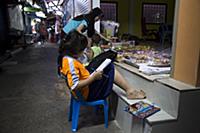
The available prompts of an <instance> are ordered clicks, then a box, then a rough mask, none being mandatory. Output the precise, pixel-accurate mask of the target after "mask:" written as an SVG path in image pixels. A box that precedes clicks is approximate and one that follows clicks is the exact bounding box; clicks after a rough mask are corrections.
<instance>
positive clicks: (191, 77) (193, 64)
mask: <svg viewBox="0 0 200 133" xmlns="http://www.w3.org/2000/svg"><path fill="white" fill-rule="evenodd" d="M191 7H192V8H191ZM199 11H200V1H199V0H190V1H188V0H179V10H178V18H177V28H176V31H177V32H176V44H175V46H176V48H175V49H176V52H175V55H174V58H175V59H174V60H175V61H174V65H173V68H174V72H173V78H175V79H177V80H180V81H183V82H185V83H188V84H191V85H194V86H200V37H199V36H200V27H199V23H200V14H199Z"/></svg>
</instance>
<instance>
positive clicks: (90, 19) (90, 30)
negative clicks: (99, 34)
mask: <svg viewBox="0 0 200 133" xmlns="http://www.w3.org/2000/svg"><path fill="white" fill-rule="evenodd" d="M97 16H99V17H100V18H101V17H103V12H102V10H101V9H100V8H99V7H96V8H94V9H92V10H91V11H90V12H89V13H88V14H83V15H80V16H77V17H75V18H74V20H77V21H80V20H83V19H84V20H86V22H87V24H88V27H87V28H86V29H87V35H88V37H92V35H93V34H94V33H95V30H94V23H95V20H94V19H95V17H97Z"/></svg>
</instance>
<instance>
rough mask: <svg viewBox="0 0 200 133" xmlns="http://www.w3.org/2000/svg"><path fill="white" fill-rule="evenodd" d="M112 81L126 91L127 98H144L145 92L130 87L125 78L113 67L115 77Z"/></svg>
mask: <svg viewBox="0 0 200 133" xmlns="http://www.w3.org/2000/svg"><path fill="white" fill-rule="evenodd" d="M114 82H115V84H117V85H118V86H119V87H121V88H122V89H123V90H125V91H126V94H127V98H129V99H141V98H145V93H144V91H142V90H136V89H135V88H134V87H132V86H131V85H130V84H129V83H128V82H127V81H126V80H125V79H124V77H123V76H122V75H121V74H120V73H119V71H117V69H115V77H114Z"/></svg>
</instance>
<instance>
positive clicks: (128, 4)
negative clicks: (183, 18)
mask: <svg viewBox="0 0 200 133" xmlns="http://www.w3.org/2000/svg"><path fill="white" fill-rule="evenodd" d="M101 1H111V2H117V3H118V22H119V23H120V29H119V33H120V34H123V33H126V32H130V33H132V34H133V35H136V36H139V37H141V17H142V2H145V3H167V5H168V14H167V23H168V24H173V16H174V3H175V0H101ZM130 15H132V16H130ZM131 17H132V18H131ZM130 18H131V21H132V22H131V21H129V20H130ZM129 27H130V28H131V29H129ZM148 28H158V25H156V26H155V25H153V26H152V25H148Z"/></svg>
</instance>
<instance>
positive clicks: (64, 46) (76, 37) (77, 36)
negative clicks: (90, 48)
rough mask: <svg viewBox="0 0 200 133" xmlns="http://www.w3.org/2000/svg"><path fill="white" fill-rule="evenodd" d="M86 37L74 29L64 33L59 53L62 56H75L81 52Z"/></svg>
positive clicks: (85, 45) (84, 46)
mask: <svg viewBox="0 0 200 133" xmlns="http://www.w3.org/2000/svg"><path fill="white" fill-rule="evenodd" d="M87 44H88V41H87V37H86V36H84V35H83V34H81V33H79V32H78V31H76V30H72V31H71V32H69V34H67V35H65V36H64V38H63V39H62V41H61V45H60V47H59V53H60V54H62V55H63V56H65V55H69V56H72V57H74V56H76V55H78V54H79V53H81V52H83V51H84V49H85V48H86V47H87Z"/></svg>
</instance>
